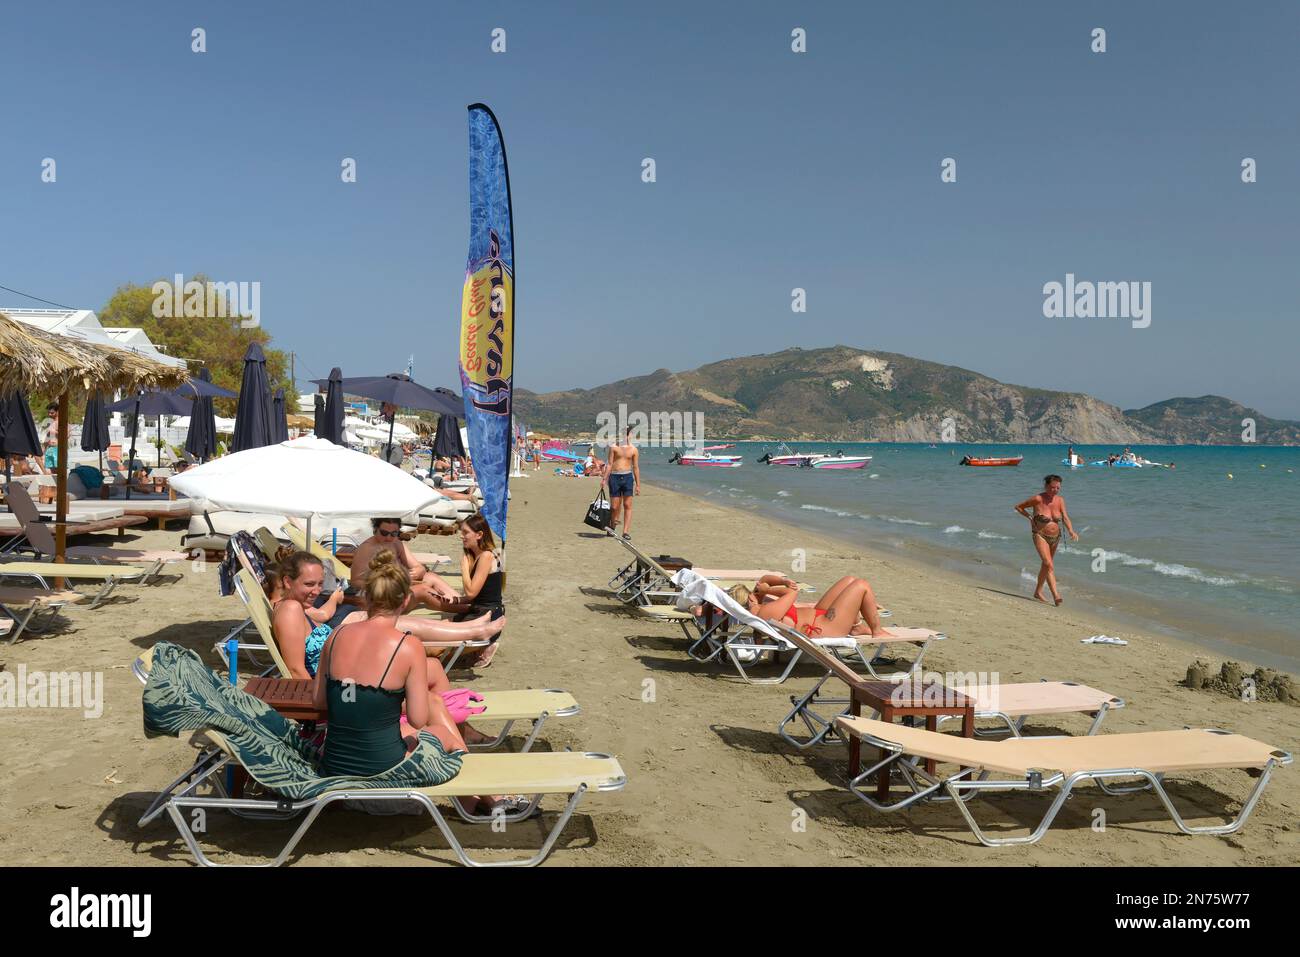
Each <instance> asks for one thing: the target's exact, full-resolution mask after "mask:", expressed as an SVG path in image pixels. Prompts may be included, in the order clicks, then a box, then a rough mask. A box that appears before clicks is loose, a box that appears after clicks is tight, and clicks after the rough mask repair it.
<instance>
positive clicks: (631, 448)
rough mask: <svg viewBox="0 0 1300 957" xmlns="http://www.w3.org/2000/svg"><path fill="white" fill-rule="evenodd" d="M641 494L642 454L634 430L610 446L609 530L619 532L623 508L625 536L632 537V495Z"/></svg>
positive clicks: (628, 431) (626, 431)
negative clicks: (634, 441)
mask: <svg viewBox="0 0 1300 957" xmlns="http://www.w3.org/2000/svg"><path fill="white" fill-rule="evenodd" d="M640 494H641V456H640V454H639V453H638V451H637V447H636V446H635V445H633V444H632V430H631V429H630V428H628V429H626V430H625V431H624V433H623V444H622V445H611V446H610V447H609V501H610V515H609V530H610V531H611V532H617V529H618V511H619V508H620V507H621V508H622V509H623V537H624V538H631V537H632V534H631V532H632V496H633V495H640Z"/></svg>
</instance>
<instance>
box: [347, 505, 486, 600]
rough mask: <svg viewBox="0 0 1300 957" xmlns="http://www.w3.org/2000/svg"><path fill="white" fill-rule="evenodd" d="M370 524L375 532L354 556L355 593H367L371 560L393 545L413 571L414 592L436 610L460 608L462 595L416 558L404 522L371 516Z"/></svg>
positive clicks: (413, 595) (412, 583) (411, 571)
mask: <svg viewBox="0 0 1300 957" xmlns="http://www.w3.org/2000/svg"><path fill="white" fill-rule="evenodd" d="M370 527H371V529H372V530H373V531H374V534H373V535H371V536H370V537H369V538H367V539H366V540H365V541H364V542H362V543H361V544H360V545H358V546H357V550H356V554H355V555H354V556H353V558H352V581H351V587H350V588H349V591H350V592H352V593H353V594H355V595H358V596H360V595H363V594H365V585H366V573H367V572H368V571H369V569H370V561H371V559H373V558H374V557H375V555H376V554H377V553H378V552H379V550H380V549H381V548H390V549H392V550H393V551H395V552H396V553H397V560H398V561H399V562H401V563H402V564H403V565H405V566H406V568H407V570H408V571H409V572H410V573H411V595H412V597H413V598H414V599H415V600H416V601H418V602H419V603H420V604H422V605H424V606H425V607H426V608H432V609H434V610H435V611H458V610H460V605H461V604H462V602H461V601H460V595H459V593H458V592H457V591H456V589H454V588H452V587H451V586H450V585H448V584H447V582H446V581H444V580H443V579H442V578H441V577H439V576H438V575H435V574H434V573H433V572H431V571H429V570H428V569H427V568H425V567H424V564H423V563H422V562H419V561H416V560H415V559H414V558H413V557H412V556H411V553H410V552H409V551H408V550H407V548H406V544H405V543H404V542H403V541H402V523H401V522H400V521H399V520H398V519H395V518H372V519H371V520H370Z"/></svg>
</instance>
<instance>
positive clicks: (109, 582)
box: [89, 575, 118, 608]
mask: <svg viewBox="0 0 1300 957" xmlns="http://www.w3.org/2000/svg"><path fill="white" fill-rule="evenodd" d="M117 583H118V579H116V578H114V577H112V576H111V575H110V576H109V577H108V578H106V579H104V584H103V585H101V586H100V588H99V591H98V593H96V595H95V597H94V598H93V599H92V600H91V602H90V605H89V607H90V608H98V607H99V604H100V603H101V602H102V601H104V599H106V598H107V597H108V596H109V595H111V594H112V593H113V589H114V588H116V587H117Z"/></svg>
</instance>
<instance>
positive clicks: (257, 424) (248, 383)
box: [231, 342, 278, 452]
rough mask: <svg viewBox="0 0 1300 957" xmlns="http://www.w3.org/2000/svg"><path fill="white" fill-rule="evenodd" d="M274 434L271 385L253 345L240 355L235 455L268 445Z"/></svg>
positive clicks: (261, 355) (262, 359) (263, 360)
mask: <svg viewBox="0 0 1300 957" xmlns="http://www.w3.org/2000/svg"><path fill="white" fill-rule="evenodd" d="M277 434H278V433H277V432H276V431H275V430H274V426H273V425H272V419H271V384H270V382H269V381H268V380H267V378H266V355H265V353H263V352H262V347H261V346H260V345H258V344H257V343H256V342H254V343H252V344H251V345H249V347H248V351H247V352H245V353H244V378H243V381H242V383H241V384H240V387H239V403H238V405H236V407H235V437H234V440H233V442H232V443H231V448H232V450H233V451H235V452H245V451H247V450H248V449H258V448H261V447H262V446H264V445H272V444H274V443H275V442H276V441H277V439H276V435H277Z"/></svg>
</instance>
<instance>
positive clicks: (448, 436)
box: [433, 415, 465, 459]
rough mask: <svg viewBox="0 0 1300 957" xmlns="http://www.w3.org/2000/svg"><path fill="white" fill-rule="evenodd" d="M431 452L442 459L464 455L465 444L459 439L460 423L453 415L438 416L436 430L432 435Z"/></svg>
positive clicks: (462, 456)
mask: <svg viewBox="0 0 1300 957" xmlns="http://www.w3.org/2000/svg"><path fill="white" fill-rule="evenodd" d="M433 454H434V456H435V457H437V458H443V459H453V458H456V457H460V458H464V457H465V446H464V445H462V444H461V441H460V423H459V422H457V421H456V417H455V416H454V415H441V416H439V417H438V431H437V433H436V434H435V435H434V437H433Z"/></svg>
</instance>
